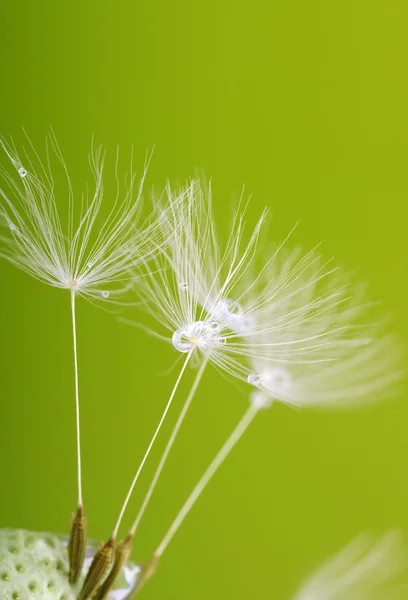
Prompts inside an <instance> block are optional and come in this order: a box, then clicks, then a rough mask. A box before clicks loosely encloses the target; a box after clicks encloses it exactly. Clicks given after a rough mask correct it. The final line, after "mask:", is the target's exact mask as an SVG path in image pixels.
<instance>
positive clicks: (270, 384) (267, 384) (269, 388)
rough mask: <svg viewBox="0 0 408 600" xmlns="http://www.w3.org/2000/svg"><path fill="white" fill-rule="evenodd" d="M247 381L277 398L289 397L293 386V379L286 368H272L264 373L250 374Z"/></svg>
mask: <svg viewBox="0 0 408 600" xmlns="http://www.w3.org/2000/svg"><path fill="white" fill-rule="evenodd" d="M247 381H248V383H250V384H251V385H254V386H255V387H257V388H259V389H260V390H262V391H264V392H267V393H268V394H270V395H271V396H275V397H277V398H280V397H282V396H287V394H288V391H289V390H290V388H291V386H292V377H291V375H290V373H289V371H288V370H287V369H285V368H284V367H272V368H271V369H266V370H265V371H263V372H262V373H250V374H249V375H248V378H247Z"/></svg>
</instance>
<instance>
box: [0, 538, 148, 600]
mask: <svg viewBox="0 0 408 600" xmlns="http://www.w3.org/2000/svg"><path fill="white" fill-rule="evenodd" d="M94 553H95V546H89V548H88V550H87V555H86V559H85V564H84V569H83V573H82V576H81V578H80V580H79V581H78V583H77V584H76V585H75V586H71V585H70V584H69V582H68V553H67V540H66V539H64V538H62V537H61V536H58V535H55V534H52V533H34V532H31V531H24V530H22V529H0V600H30V599H35V598H38V599H41V600H76V599H77V597H78V592H79V590H80V588H81V585H82V581H83V578H84V576H85V573H86V570H87V569H88V567H89V565H90V563H91V561H92V557H93V555H94ZM138 573H139V567H138V566H137V565H134V564H132V563H128V564H127V565H126V566H125V567H124V569H123V572H122V574H121V576H120V577H119V578H118V581H117V583H116V585H115V589H114V590H112V591H111V592H110V594H109V596H108V598H109V600H124V598H126V596H127V594H128V593H129V591H130V590H131V589H132V587H133V585H134V584H135V581H136V578H137V575H138Z"/></svg>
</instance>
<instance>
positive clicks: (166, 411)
mask: <svg viewBox="0 0 408 600" xmlns="http://www.w3.org/2000/svg"><path fill="white" fill-rule="evenodd" d="M190 358H191V352H189V353H188V355H187V357H186V360H185V361H184V364H183V366H182V368H181V371H180V373H179V376H178V378H177V381H176V383H175V384H174V387H173V391H172V392H171V394H170V398H169V400H168V402H167V405H166V408H165V409H164V412H163V414H162V417H161V419H160V422H159V424H158V426H157V428H156V431H155V432H154V434H153V437H152V439H151V440H150V444H149V446H148V448H147V450H146V452H145V455H144V457H143V459H142V462H141V463H140V465H139V468H138V470H137V471H136V474H135V476H134V478H133V481H132V484H131V486H130V488H129V491H128V493H127V496H126V499H125V502H124V503H123V506H122V508H121V511H120V513H119V518H118V520H117V523H116V525H115V528H114V530H113V533H112V537H113V538H114V539H115V538H116V536H117V534H118V530H119V527H120V524H121V522H122V519H123V515H124V514H125V510H126V507H127V505H128V503H129V500H130V497H131V495H132V492H133V489H134V487H135V485H136V482H137V480H138V479H139V475H140V473H141V472H142V469H143V467H144V464H145V462H146V460H147V457H148V456H149V454H150V451H151V449H152V447H153V444H154V442H155V441H156V438H157V436H158V434H159V431H160V429H161V427H162V425H163V422H164V419H165V418H166V415H167V413H168V411H169V408H170V406H171V403H172V402H173V398H174V396H175V394H176V391H177V389H178V387H179V385H180V381H181V378H182V377H183V375H184V371H185V370H186V367H187V365H188V362H189V360H190Z"/></svg>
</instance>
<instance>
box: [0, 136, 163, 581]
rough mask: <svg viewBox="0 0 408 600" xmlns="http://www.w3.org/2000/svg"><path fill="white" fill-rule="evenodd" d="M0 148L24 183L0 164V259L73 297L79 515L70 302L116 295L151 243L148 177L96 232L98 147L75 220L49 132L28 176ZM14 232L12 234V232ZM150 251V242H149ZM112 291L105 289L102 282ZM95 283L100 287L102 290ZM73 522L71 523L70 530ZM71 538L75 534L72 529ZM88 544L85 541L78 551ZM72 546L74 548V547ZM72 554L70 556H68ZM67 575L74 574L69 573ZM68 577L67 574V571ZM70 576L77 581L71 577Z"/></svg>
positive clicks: (10, 150) (9, 150) (14, 156)
mask: <svg viewBox="0 0 408 600" xmlns="http://www.w3.org/2000/svg"><path fill="white" fill-rule="evenodd" d="M1 145H2V147H3V150H4V152H5V154H6V156H7V157H8V159H9V160H10V163H11V166H12V167H14V168H15V169H16V170H17V172H18V174H19V175H20V178H21V181H22V186H21V184H20V185H19V184H18V183H17V182H16V181H15V180H14V178H13V176H11V175H10V174H9V171H8V169H7V168H5V167H3V166H2V167H0V177H1V178H2V180H3V182H4V188H3V189H1V190H0V195H1V198H2V201H1V204H0V211H1V215H2V217H3V218H5V219H6V221H8V222H9V224H10V226H9V229H10V232H11V237H10V238H9V239H7V238H6V237H1V238H0V255H1V256H2V257H4V258H6V259H7V260H9V261H10V262H11V263H13V264H14V265H16V266H17V267H18V268H20V269H22V270H23V271H25V272H27V273H28V274H29V275H31V276H33V277H35V278H36V279H39V280H40V281H42V282H44V283H47V284H49V285H51V286H53V287H57V288H61V289H66V290H68V291H69V292H70V295H71V318H72V330H73V349H74V377H75V410H76V432H77V433H76V445H77V471H78V503H77V507H78V508H77V511H79V512H81V513H82V511H83V500H82V477H81V445H80V416H79V376H78V356H77V332H76V297H77V296H84V297H87V298H90V299H92V298H95V299H97V298H102V299H104V300H107V299H108V298H110V297H111V295H112V294H113V295H114V296H115V297H116V296H117V294H119V293H121V292H122V291H123V289H126V286H125V288H124V284H125V283H126V282H127V285H128V283H129V281H130V279H131V278H132V277H133V273H132V271H133V270H134V269H135V268H136V267H137V265H138V264H140V263H141V262H143V261H145V260H146V256H147V255H148V253H149V251H150V250H149V248H151V243H152V240H153V238H154V235H153V234H154V224H153V225H151V226H148V227H146V228H144V229H142V230H139V229H137V227H136V224H137V219H138V217H139V215H140V208H141V193H142V185H143V181H144V177H145V173H146V166H145V171H144V174H143V176H142V179H141V183H140V184H139V186H138V187H137V186H136V185H135V182H136V179H135V175H134V174H133V172H131V173H130V176H129V177H127V179H126V181H127V184H126V186H125V189H124V197H123V199H119V198H120V196H119V190H118V195H117V198H116V200H115V203H114V205H113V207H112V208H111V210H110V212H109V214H108V217H107V218H106V219H105V221H104V222H103V223H102V225H101V227H99V228H98V229H96V220H97V217H98V215H99V213H100V209H101V205H102V199H103V177H102V175H103V168H104V160H105V155H104V153H103V152H102V150H101V149H98V150H97V151H96V153H93V154H92V156H91V160H90V162H91V168H92V171H93V174H94V178H95V189H94V192H93V195H92V197H90V198H88V197H86V198H85V199H84V200H83V201H82V207H81V210H80V211H79V213H78V214H77V215H76V216H75V212H74V194H73V190H72V186H71V183H70V180H69V177H68V173H67V169H66V166H65V163H64V161H63V158H62V155H61V152H60V150H59V147H58V145H57V142H56V139H55V137H54V135H53V134H52V133H51V134H50V136H49V137H48V139H47V157H48V162H47V164H46V165H45V166H43V165H42V164H41V163H40V161H39V159H38V155H37V154H36V152H35V150H34V148H31V149H32V154H33V155H34V162H37V163H38V168H37V169H36V168H35V166H34V162H33V161H32V160H31V159H30V158H29V155H28V154H27V156H26V160H27V161H28V162H29V164H30V168H29V172H28V171H27V170H26V169H25V168H22V167H21V166H20V165H21V163H22V161H21V159H20V157H19V156H18V153H17V151H16V149H15V148H14V147H11V146H8V145H7V144H6V143H5V142H4V141H2V142H1ZM51 152H52V153H53V155H54V157H55V159H56V161H57V163H59V165H60V166H62V169H63V171H64V173H65V176H66V183H67V196H68V203H67V206H66V209H67V213H68V227H67V231H64V229H63V227H62V224H61V220H60V215H59V211H58V208H57V200H56V192H55V184H54V180H53V175H52V169H51V160H50V153H51ZM17 232H18V235H17ZM153 247H154V243H153ZM109 284H111V285H112V286H113V288H114V289H112V291H107V290H106V289H104V288H105V286H106V285H109ZM101 286H103V289H102V290H101ZM74 524H75V521H73V527H74ZM72 535H73V536H75V535H76V533H75V531H74V530H73V531H72ZM85 542H86V540H85V539H83V540H82V543H81V548H83V547H84V544H85ZM73 548H77V545H74V546H73ZM74 554H75V553H74ZM70 557H71V561H74V562H75V566H73V563H72V565H71V567H72V570H73V571H75V573H76V576H77V575H78V573H79V572H80V568H81V565H80V564H78V560H77V558H78V557H76V556H71V555H70ZM73 571H72V572H73ZM71 577H73V575H72V573H71ZM74 579H75V578H74Z"/></svg>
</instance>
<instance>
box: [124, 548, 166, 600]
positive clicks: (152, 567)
mask: <svg viewBox="0 0 408 600" xmlns="http://www.w3.org/2000/svg"><path fill="white" fill-rule="evenodd" d="M159 558H160V557H159V556H157V555H156V554H153V556H152V558H151V559H150V560H149V562H148V563H146V564H144V565H143V566H142V570H141V571H140V574H139V577H138V579H137V582H136V585H135V587H134V588H133V589H132V590H131V591H130V592H129V594H128V595H127V596H126V598H125V600H133V598H134V597H135V596H136V594H137V593H138V592H139V591H140V590H141V588H142V587H143V586H144V584H145V583H146V581H148V580H149V579H150V577H151V576H152V575H154V573H155V572H156V569H157V565H158V563H159Z"/></svg>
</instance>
